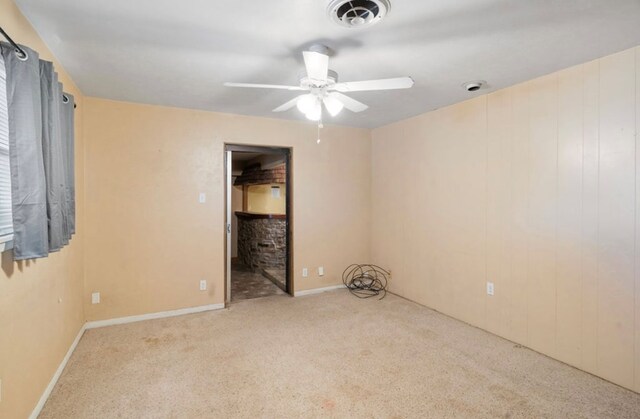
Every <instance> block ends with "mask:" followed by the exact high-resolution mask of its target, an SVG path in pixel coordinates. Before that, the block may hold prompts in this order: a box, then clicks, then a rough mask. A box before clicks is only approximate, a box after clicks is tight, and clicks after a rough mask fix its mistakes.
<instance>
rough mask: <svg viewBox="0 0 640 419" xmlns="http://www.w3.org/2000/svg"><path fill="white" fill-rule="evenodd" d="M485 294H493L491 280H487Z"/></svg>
mask: <svg viewBox="0 0 640 419" xmlns="http://www.w3.org/2000/svg"><path fill="white" fill-rule="evenodd" d="M487 295H493V282H487Z"/></svg>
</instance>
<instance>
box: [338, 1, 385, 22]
mask: <svg viewBox="0 0 640 419" xmlns="http://www.w3.org/2000/svg"><path fill="white" fill-rule="evenodd" d="M390 9H391V3H390V2H389V0H350V1H349V0H332V1H331V2H329V6H328V7H327V14H328V15H329V17H330V18H331V20H333V21H334V22H335V23H337V24H338V25H340V26H344V27H346V28H363V27H366V26H371V25H373V24H375V23H378V22H379V21H380V20H382V18H384V17H385V16H386V15H387V13H389V10H390Z"/></svg>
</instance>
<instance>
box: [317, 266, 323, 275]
mask: <svg viewBox="0 0 640 419" xmlns="http://www.w3.org/2000/svg"><path fill="white" fill-rule="evenodd" d="M318 276H324V267H322V266H320V267H319V268H318Z"/></svg>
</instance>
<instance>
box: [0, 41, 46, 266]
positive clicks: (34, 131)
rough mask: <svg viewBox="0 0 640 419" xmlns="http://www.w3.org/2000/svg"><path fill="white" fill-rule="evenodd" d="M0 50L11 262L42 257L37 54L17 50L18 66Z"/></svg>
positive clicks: (11, 53)
mask: <svg viewBox="0 0 640 419" xmlns="http://www.w3.org/2000/svg"><path fill="white" fill-rule="evenodd" d="M0 48H1V49H2V56H3V57H4V64H5V67H6V71H7V105H8V108H9V158H10V165H11V200H12V208H11V210H12V214H13V258H14V259H15V260H22V259H33V258H40V257H45V256H47V255H48V253H49V239H48V237H49V233H48V222H47V192H46V190H47V187H46V181H45V174H44V159H43V154H42V101H41V98H40V64H39V62H38V53H37V52H35V51H33V50H32V49H30V48H27V47H22V48H23V49H24V50H25V51H26V52H27V54H28V55H29V56H28V58H27V59H26V60H24V61H23V60H21V59H20V58H18V56H17V55H16V54H15V52H14V49H13V47H12V46H11V45H9V44H7V43H0Z"/></svg>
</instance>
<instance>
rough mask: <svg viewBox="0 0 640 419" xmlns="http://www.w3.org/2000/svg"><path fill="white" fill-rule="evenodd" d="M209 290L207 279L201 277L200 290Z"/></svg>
mask: <svg viewBox="0 0 640 419" xmlns="http://www.w3.org/2000/svg"><path fill="white" fill-rule="evenodd" d="M206 290H207V280H206V279H201V280H200V291H206Z"/></svg>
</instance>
